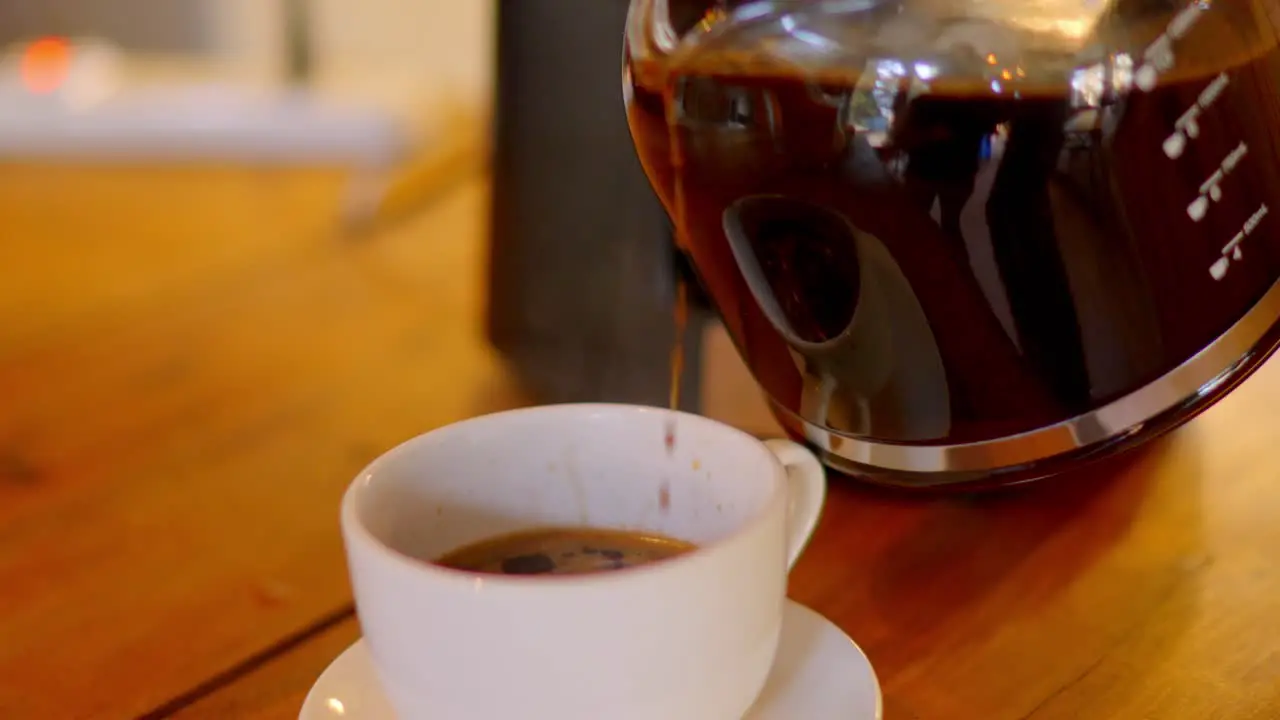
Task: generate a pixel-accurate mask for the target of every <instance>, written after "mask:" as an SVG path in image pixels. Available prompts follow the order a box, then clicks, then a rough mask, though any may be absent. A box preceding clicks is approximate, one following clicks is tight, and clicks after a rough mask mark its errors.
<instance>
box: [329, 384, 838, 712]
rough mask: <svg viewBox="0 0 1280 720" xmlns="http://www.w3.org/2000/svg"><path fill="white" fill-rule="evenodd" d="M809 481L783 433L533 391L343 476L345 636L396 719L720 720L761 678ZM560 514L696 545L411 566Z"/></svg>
mask: <svg viewBox="0 0 1280 720" xmlns="http://www.w3.org/2000/svg"><path fill="white" fill-rule="evenodd" d="M669 433H670V438H671V439H672V440H673V442H671V443H668V442H667V439H668V434H669ZM825 491H826V480H825V473H824V470H823V467H822V465H821V464H820V463H819V462H818V460H817V459H816V458H815V457H814V456H813V454H812V453H810V452H809V451H808V450H806V449H805V448H803V447H802V446H800V445H797V444H795V443H793V442H790V441H788V440H768V441H764V442H761V441H760V440H757V439H756V438H754V437H752V436H750V435H748V434H746V433H744V432H741V431H739V430H736V429H734V428H732V427H729V426H727V425H723V424H721V423H718V422H715V421H713V420H708V419H706V418H702V417H698V416H696V415H689V414H685V413H677V412H671V411H668V410H662V409H658V408H646V407H639V406H630V405H602V404H592V405H551V406H545V407H536V408H529V409H524V410H513V411H509V412H502V413H497V414H494V415H488V416H484V417H479V418H475V419H472V420H466V421H463V422H459V423H456V424H454V425H449V426H446V427H444V428H441V429H439V430H435V431H432V432H429V433H427V434H425V435H422V436H420V437H417V438H414V439H413V440H410V441H408V442H406V443H404V444H402V445H400V446H399V447H397V448H395V449H393V450H391V451H390V452H388V453H386V454H385V455H383V456H382V457H380V458H378V459H377V460H375V461H374V462H373V463H372V464H371V465H369V467H368V468H366V469H365V470H364V471H363V472H361V473H360V475H359V476H358V477H357V478H356V480H355V481H354V482H353V483H352V485H351V487H350V488H349V489H348V490H347V493H346V496H345V497H344V498H343V501H342V534H343V539H344V541H345V543H346V548H347V559H348V565H349V568H350V572H351V581H352V585H353V587H354V590H355V599H356V608H357V611H358V614H359V617H360V625H361V628H362V629H363V631H364V636H365V642H366V643H367V644H368V646H369V650H370V653H371V654H372V657H373V662H374V666H375V668H376V670H377V673H378V676H379V678H380V679H381V681H382V683H383V686H384V688H385V690H386V692H387V694H388V696H389V698H390V700H391V703H392V704H393V706H394V707H395V708H396V711H397V714H398V715H399V716H400V718H401V719H402V720H473V719H474V720H506V719H507V718H511V719H512V720H514V719H515V718H521V719H524V718H548V719H552V718H554V720H605V719H607V720H658V719H661V720H739V719H740V718H741V717H742V716H743V714H744V713H746V712H747V711H748V710H749V708H750V706H751V704H752V702H753V701H754V700H755V698H756V696H757V695H758V694H759V693H760V690H761V689H762V687H763V685H764V682H765V679H766V678H767V676H768V673H769V669H770V666H771V664H772V662H773V656H774V653H775V651H776V649H777V645H778V638H779V631H780V628H781V619H782V608H783V602H784V599H785V594H786V578H787V571H788V570H789V568H790V566H791V564H792V563H794V562H795V560H796V558H797V557H798V556H799V554H800V552H801V551H802V550H803V549H804V546H805V543H806V542H807V541H808V539H809V535H810V534H811V533H812V531H813V528H814V525H815V524H816V523H817V520H818V516H819V514H820V513H821V510H822V503H823V499H824V496H825ZM566 525H567V526H589V527H601V528H610V529H624V530H625V529H636V530H645V531H652V532H657V533H661V534H663V535H667V536H670V537H674V538H678V539H681V540H686V541H689V542H692V543H695V544H697V545H698V548H697V549H696V550H694V551H692V552H690V553H687V554H685V555H681V556H679V557H676V558H673V559H669V560H663V561H659V562H655V563H651V564H647V565H642V566H638V567H635V568H630V569H626V570H619V571H616V572H603V573H591V574H584V575H556V576H548V575H542V576H505V575H480V574H475V573H468V572H462V571H458V570H453V569H449V568H444V567H441V566H438V565H433V564H431V563H430V561H431V560H432V559H434V558H437V557H440V556H441V555H443V554H445V553H446V552H448V551H450V550H453V549H456V548H458V547H460V546H463V545H467V544H470V543H472V542H476V541H478V540H482V539H485V538H489V537H492V536H494V535H499V534H503V533H508V532H514V531H518V530H523V529H531V528H537V527H545V526H566Z"/></svg>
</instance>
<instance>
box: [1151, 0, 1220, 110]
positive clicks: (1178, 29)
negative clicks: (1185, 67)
mask: <svg viewBox="0 0 1280 720" xmlns="http://www.w3.org/2000/svg"><path fill="white" fill-rule="evenodd" d="M1203 9H1204V5H1203V4H1202V3H1201V2H1200V0H1196V1H1195V2H1192V3H1191V4H1190V5H1188V6H1187V7H1185V8H1183V9H1182V12H1180V13H1178V14H1177V15H1174V16H1173V19H1172V20H1170V21H1169V24H1168V25H1166V26H1165V29H1164V33H1163V34H1162V35H1160V37H1158V38H1156V39H1155V42H1153V43H1151V45H1149V46H1147V49H1146V52H1144V53H1142V59H1143V63H1142V65H1141V66H1140V67H1139V68H1138V70H1137V71H1136V72H1135V73H1134V74H1133V79H1134V82H1135V83H1136V84H1137V85H1138V87H1139V88H1141V89H1142V90H1143V91H1144V92H1150V91H1151V90H1152V89H1154V88H1155V86H1156V81H1157V80H1158V79H1159V78H1160V73H1162V72H1164V71H1166V70H1168V69H1169V68H1171V67H1173V60H1174V56H1173V42H1174V41H1175V40H1178V39H1180V38H1181V37H1182V36H1183V35H1186V34H1187V31H1188V30H1190V29H1191V26H1193V25H1195V24H1196V21H1197V20H1199V19H1200V12H1201V11H1202V10H1203Z"/></svg>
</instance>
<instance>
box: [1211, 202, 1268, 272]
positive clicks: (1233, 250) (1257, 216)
mask: <svg viewBox="0 0 1280 720" xmlns="http://www.w3.org/2000/svg"><path fill="white" fill-rule="evenodd" d="M1268 212H1270V210H1269V209H1268V208H1267V205H1266V203H1263V204H1262V205H1261V206H1259V207H1258V209H1257V210H1256V211H1254V213H1253V215H1250V216H1249V219H1248V220H1246V221H1245V223H1244V227H1242V228H1240V232H1238V233H1236V235H1235V237H1233V238H1231V241H1230V242H1228V243H1227V244H1226V245H1223V246H1222V253H1221V254H1222V257H1220V258H1218V259H1217V260H1215V261H1214V263H1213V264H1212V265H1210V266H1209V275H1210V276H1211V277H1212V278H1213V279H1214V280H1221V279H1222V278H1224V277H1226V276H1227V271H1228V270H1230V269H1231V261H1232V260H1235V261H1236V262H1239V261H1241V260H1243V259H1244V251H1243V250H1241V248H1240V246H1241V244H1242V243H1243V242H1244V239H1245V238H1247V237H1249V236H1250V235H1252V234H1253V231H1254V230H1257V229H1258V224H1259V223H1261V222H1262V219H1263V218H1265V217H1266V216H1267V213H1268Z"/></svg>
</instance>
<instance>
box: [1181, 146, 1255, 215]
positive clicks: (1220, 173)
mask: <svg viewBox="0 0 1280 720" xmlns="http://www.w3.org/2000/svg"><path fill="white" fill-rule="evenodd" d="M1248 152H1249V146H1248V145H1245V144H1244V142H1241V143H1240V144H1239V145H1237V146H1236V149H1235V150H1232V151H1231V152H1229V153H1227V156H1226V157H1225V158H1223V160H1222V165H1221V167H1219V168H1218V169H1217V170H1214V171H1213V174H1212V175H1210V176H1209V179H1208V180H1205V181H1204V182H1202V183H1200V197H1197V198H1196V199H1195V200H1192V201H1191V204H1190V205H1188V206H1187V215H1188V216H1190V217H1191V219H1192V220H1193V221H1195V222H1200V221H1201V220H1203V219H1204V216H1205V215H1207V214H1208V213H1209V202H1210V201H1211V200H1212V201H1213V202H1218V201H1219V200H1221V199H1222V179H1223V178H1225V177H1226V176H1227V175H1229V174H1230V173H1231V171H1232V170H1234V169H1235V168H1236V166H1237V165H1239V164H1240V159H1241V158H1243V157H1244V156H1245V154H1246V153H1248Z"/></svg>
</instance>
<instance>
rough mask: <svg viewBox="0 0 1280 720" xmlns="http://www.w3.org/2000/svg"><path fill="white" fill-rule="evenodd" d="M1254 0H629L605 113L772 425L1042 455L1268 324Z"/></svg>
mask: <svg viewBox="0 0 1280 720" xmlns="http://www.w3.org/2000/svg"><path fill="white" fill-rule="evenodd" d="M1274 15H1277V13H1276V12H1275V11H1274V8H1272V7H1271V5H1270V4H1269V3H1267V2H1263V0H1220V1H1218V2H1214V3H1204V2H1162V3H1150V2H1142V1H1139V0H1103V1H1102V2H1099V3H1074V2H1061V3H1054V2H1050V3H1042V2H1036V3H1030V2H1026V0H1001V1H999V2H970V1H967V0H962V1H961V2H953V1H951V0H947V1H946V2H944V1H942V0H905V1H903V0H899V1H897V2H892V3H888V2H885V3H880V2H876V1H875V0H873V1H872V2H868V3H857V4H853V3H846V2H836V1H835V0H816V1H815V2H806V3H789V2H715V1H712V0H633V3H632V9H631V15H630V21H629V24H628V29H627V35H626V45H625V53H624V58H625V66H624V82H625V85H626V99H627V110H628V119H629V122H630V124H631V129H632V135H633V137H634V139H635V143H636V148H637V151H638V154H639V156H640V159H641V161H642V163H643V165H644V167H645V170H646V172H647V173H648V175H649V177H650V180H651V181H652V182H653V185H654V188H655V190H656V191H657V193H658V195H659V197H660V198H661V199H662V201H663V203H664V205H665V207H666V209H667V211H668V212H669V213H670V215H671V217H672V219H673V221H674V223H675V225H676V228H677V235H678V238H679V239H678V242H679V243H680V244H681V246H682V248H683V249H684V251H685V252H686V253H687V254H688V256H689V257H690V259H691V260H692V263H693V265H694V267H695V268H696V270H697V274H698V276H699V279H700V281H701V283H702V284H703V286H704V289H705V290H706V292H707V295H708V297H709V298H710V299H711V301H712V302H713V304H714V305H715V306H716V308H717V309H718V311H719V313H720V315H721V317H722V318H723V320H724V323H725V326H726V327H727V329H728V331H729V334H730V335H731V336H732V337H733V339H734V341H735V343H736V345H737V347H738V349H739V351H740V352H741V353H742V355H743V358H744V359H745V361H746V363H747V365H748V366H749V367H750V369H751V371H752V372H753V374H754V376H755V378H756V380H757V381H758V382H759V383H760V385H761V386H762V387H763V389H764V390H765V392H766V394H767V395H768V397H769V398H770V400H771V401H772V404H773V406H774V408H775V411H776V413H777V415H778V417H779V419H780V421H781V422H782V424H783V425H784V427H786V428H787V429H788V430H789V431H790V432H792V433H793V434H794V435H796V436H798V437H802V438H804V439H806V440H807V441H809V442H810V443H811V444H812V445H814V446H815V447H817V448H818V449H819V450H820V451H822V452H823V453H824V457H825V458H826V460H827V462H828V463H829V464H831V465H832V466H833V467H836V468H839V469H842V470H846V471H849V472H851V473H854V474H861V475H867V476H871V477H874V478H875V479H877V480H880V481H883V482H890V483H895V484H906V485H937V484H949V483H954V482H970V481H973V480H975V479H981V480H984V481H995V482H1000V481H1004V480H1008V481H1015V480H1022V479H1026V478H1029V477H1040V476H1043V475H1047V474H1052V473H1054V472H1056V471H1057V470H1059V469H1062V468H1064V467H1067V466H1069V465H1071V464H1073V463H1076V462H1078V461H1079V460H1080V459H1081V458H1083V457H1098V456H1102V455H1106V454H1108V453H1111V452H1117V451H1119V450H1121V449H1123V448H1125V447H1129V446H1131V445H1133V444H1136V443H1138V442H1141V441H1142V440H1145V439H1148V438H1150V437H1153V436H1155V435H1157V434H1159V433H1161V432H1164V431H1166V430H1168V429H1170V428H1172V427H1174V426H1176V425H1177V424H1179V423H1181V422H1183V421H1185V420H1187V419H1189V418H1190V417H1191V416H1193V415H1194V414H1195V413H1196V412H1198V411H1199V410H1201V409H1203V408H1204V407H1206V406H1207V405H1208V404H1210V403H1211V402H1213V401H1214V400H1215V399H1217V398H1218V397H1220V396H1221V395H1222V394H1223V393H1225V392H1226V391H1227V390H1229V389H1230V388H1231V387H1232V386H1234V385H1235V384H1236V383H1238V382H1239V380H1241V379H1242V378H1243V377H1244V376H1245V375H1247V374H1248V373H1249V372H1250V371H1251V370H1252V369H1254V368H1256V367H1257V365H1258V363H1259V362H1261V360H1262V359H1264V358H1265V357H1266V356H1267V355H1269V354H1270V352H1271V351H1272V350H1273V349H1274V347H1275V345H1276V338H1277V335H1278V334H1280V332H1278V331H1277V330H1276V324H1277V323H1276V321H1277V318H1280V286H1277V285H1276V281H1277V278H1280V232H1278V230H1277V226H1276V222H1277V221H1280V218H1272V217H1271V214H1272V213H1271V205H1272V204H1274V203H1275V202H1276V190H1277V189H1278V188H1280V50H1277V35H1276V27H1277V26H1276V24H1275V22H1274V20H1273V16H1274Z"/></svg>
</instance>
